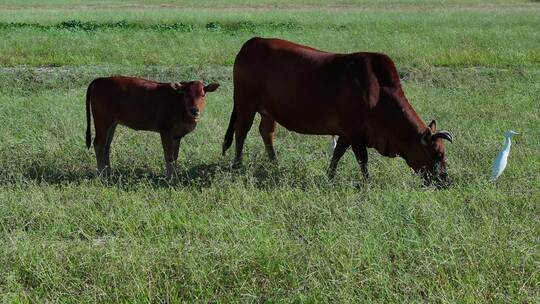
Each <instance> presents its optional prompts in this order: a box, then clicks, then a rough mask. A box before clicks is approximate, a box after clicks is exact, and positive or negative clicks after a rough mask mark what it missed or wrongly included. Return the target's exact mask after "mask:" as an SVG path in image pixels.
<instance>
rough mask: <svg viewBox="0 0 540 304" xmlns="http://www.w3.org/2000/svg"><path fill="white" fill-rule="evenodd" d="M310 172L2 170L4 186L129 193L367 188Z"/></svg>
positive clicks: (210, 166)
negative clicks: (235, 185)
mask: <svg viewBox="0 0 540 304" xmlns="http://www.w3.org/2000/svg"><path fill="white" fill-rule="evenodd" d="M312 173H313V172H311V173H310V170H307V168H305V167H303V166H302V165H300V164H297V165H296V166H287V165H280V164H273V163H270V162H268V161H255V162H251V163H246V164H245V165H244V166H241V167H240V168H232V163H231V162H230V161H229V160H225V159H224V160H221V161H219V162H213V163H203V164H195V165H192V166H190V167H185V166H184V167H183V168H177V176H176V177H174V178H172V179H170V180H169V179H167V178H166V177H165V175H164V173H163V171H161V170H159V171H158V170H155V169H154V168H149V167H137V168H129V167H126V166H119V167H113V170H112V174H111V175H110V176H108V177H99V176H97V174H96V171H95V169H94V168H92V167H82V168H81V167H77V166H73V167H66V166H61V167H59V166H55V165H54V164H45V165H44V164H41V163H39V162H35V163H32V164H28V165H27V166H25V167H24V168H22V169H21V170H18V171H15V172H13V171H9V169H0V185H14V184H19V185H20V184H49V185H68V184H75V185H79V184H88V183H89V184H92V183H97V185H100V186H101V185H103V186H106V187H115V188H120V189H125V190H130V189H134V188H137V187H141V186H150V187H152V188H176V189H182V188H190V189H198V190H202V189H204V188H210V187H212V186H213V185H214V184H222V183H223V182H240V183H243V184H245V185H248V186H250V187H254V188H256V189H261V190H270V189H274V188H281V187H283V186H286V187H292V188H296V189H307V188H313V187H317V188H325V187H328V186H330V187H332V186H335V185H336V184H343V183H346V184H347V185H355V186H356V187H360V188H364V187H365V186H366V183H365V182H363V181H362V180H358V181H357V180H354V181H349V180H347V181H343V180H341V179H339V178H336V179H334V180H329V179H327V178H326V175H324V176H321V175H317V176H314V175H312Z"/></svg>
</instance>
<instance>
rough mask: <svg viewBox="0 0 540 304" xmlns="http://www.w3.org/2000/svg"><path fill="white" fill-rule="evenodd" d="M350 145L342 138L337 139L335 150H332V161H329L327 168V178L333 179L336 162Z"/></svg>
mask: <svg viewBox="0 0 540 304" xmlns="http://www.w3.org/2000/svg"><path fill="white" fill-rule="evenodd" d="M350 145H351V144H350V142H349V141H348V140H347V139H345V138H344V137H343V136H340V137H339V138H338V141H337V144H336V148H335V149H334V155H333V156H332V161H330V167H329V168H328V177H330V178H333V177H334V176H335V175H336V169H337V165H338V162H339V160H340V159H341V157H342V156H343V154H345V152H346V151H347V149H348V148H349V146H350Z"/></svg>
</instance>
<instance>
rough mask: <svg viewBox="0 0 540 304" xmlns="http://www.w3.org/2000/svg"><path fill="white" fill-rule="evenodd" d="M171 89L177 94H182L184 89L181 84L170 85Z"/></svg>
mask: <svg viewBox="0 0 540 304" xmlns="http://www.w3.org/2000/svg"><path fill="white" fill-rule="evenodd" d="M171 88H173V90H175V91H177V92H180V93H183V92H184V89H185V88H186V87H185V86H184V85H183V84H182V83H181V82H173V83H171Z"/></svg>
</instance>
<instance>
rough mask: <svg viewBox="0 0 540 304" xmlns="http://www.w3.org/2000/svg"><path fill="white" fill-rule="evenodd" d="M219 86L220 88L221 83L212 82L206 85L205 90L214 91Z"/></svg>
mask: <svg viewBox="0 0 540 304" xmlns="http://www.w3.org/2000/svg"><path fill="white" fill-rule="evenodd" d="M217 88H219V83H217V82H214V83H211V84H209V85H207V86H205V87H204V91H205V92H214V91H215V90H217Z"/></svg>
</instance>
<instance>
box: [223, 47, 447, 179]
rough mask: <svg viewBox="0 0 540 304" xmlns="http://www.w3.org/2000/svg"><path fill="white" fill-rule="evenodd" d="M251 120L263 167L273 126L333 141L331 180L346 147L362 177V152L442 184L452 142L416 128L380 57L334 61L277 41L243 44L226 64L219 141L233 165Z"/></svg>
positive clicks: (392, 70) (431, 129)
mask: <svg viewBox="0 0 540 304" xmlns="http://www.w3.org/2000/svg"><path fill="white" fill-rule="evenodd" d="M256 113H259V114H260V115H261V122H260V125H259V132H260V134H261V136H262V139H263V142H264V144H265V147H266V151H267V154H268V157H269V158H270V159H271V160H274V161H275V160H276V153H275V151H274V147H273V141H274V131H275V127H276V122H278V123H279V124H280V125H282V126H284V127H285V128H287V129H289V130H291V131H295V132H298V133H303V134H319V135H338V136H339V139H338V142H337V145H336V148H335V150H334V152H333V157H332V161H331V163H330V168H329V175H330V176H331V177H332V176H334V174H335V171H336V168H337V164H338V161H339V159H340V158H341V157H342V156H343V154H344V153H345V151H346V150H347V149H348V147H349V146H352V149H353V151H354V154H355V156H356V159H357V161H358V162H359V164H360V167H361V170H362V173H363V175H364V177H365V178H367V177H368V170H367V158H368V154H367V148H368V147H373V148H375V149H376V150H377V151H378V152H379V153H381V154H382V155H384V156H389V157H395V156H398V155H399V156H401V157H403V158H404V159H405V161H406V162H407V164H408V165H409V166H410V167H412V168H413V169H414V171H415V172H418V173H421V174H422V175H423V176H424V178H425V179H426V181H429V180H432V178H436V179H437V180H447V178H448V175H447V173H446V165H445V156H444V143H443V141H442V140H443V139H446V140H449V141H452V136H451V135H450V133H448V132H446V131H437V130H436V123H435V121H432V122H431V123H430V124H429V126H426V125H425V124H424V123H423V122H422V120H421V119H420V118H419V117H418V115H417V114H416V112H415V110H414V109H413V107H412V106H411V104H410V103H409V102H408V100H407V98H406V97H405V95H404V93H403V90H402V88H401V83H400V80H399V75H398V72H397V70H396V67H395V66H394V63H393V62H392V60H391V59H390V58H389V57H388V56H386V55H384V54H378V53H363V52H362V53H352V54H335V53H329V52H323V51H319V50H316V49H313V48H310V47H306V46H302V45H298V44H295V43H292V42H289V41H285V40H280V39H264V38H253V39H250V40H249V41H247V42H246V43H245V44H244V45H243V47H242V49H241V50H240V52H239V53H238V55H237V56H236V60H235V62H234V106H233V110H232V114H231V118H230V122H229V127H228V129H227V133H226V135H225V139H224V142H223V154H224V153H225V151H227V149H228V148H229V147H230V146H231V144H232V140H233V133H234V135H235V136H236V157H235V164H236V165H239V164H241V160H242V149H243V145H244V140H245V138H246V135H247V133H248V131H249V129H250V128H251V125H252V123H253V118H254V116H255V114H256Z"/></svg>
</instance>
